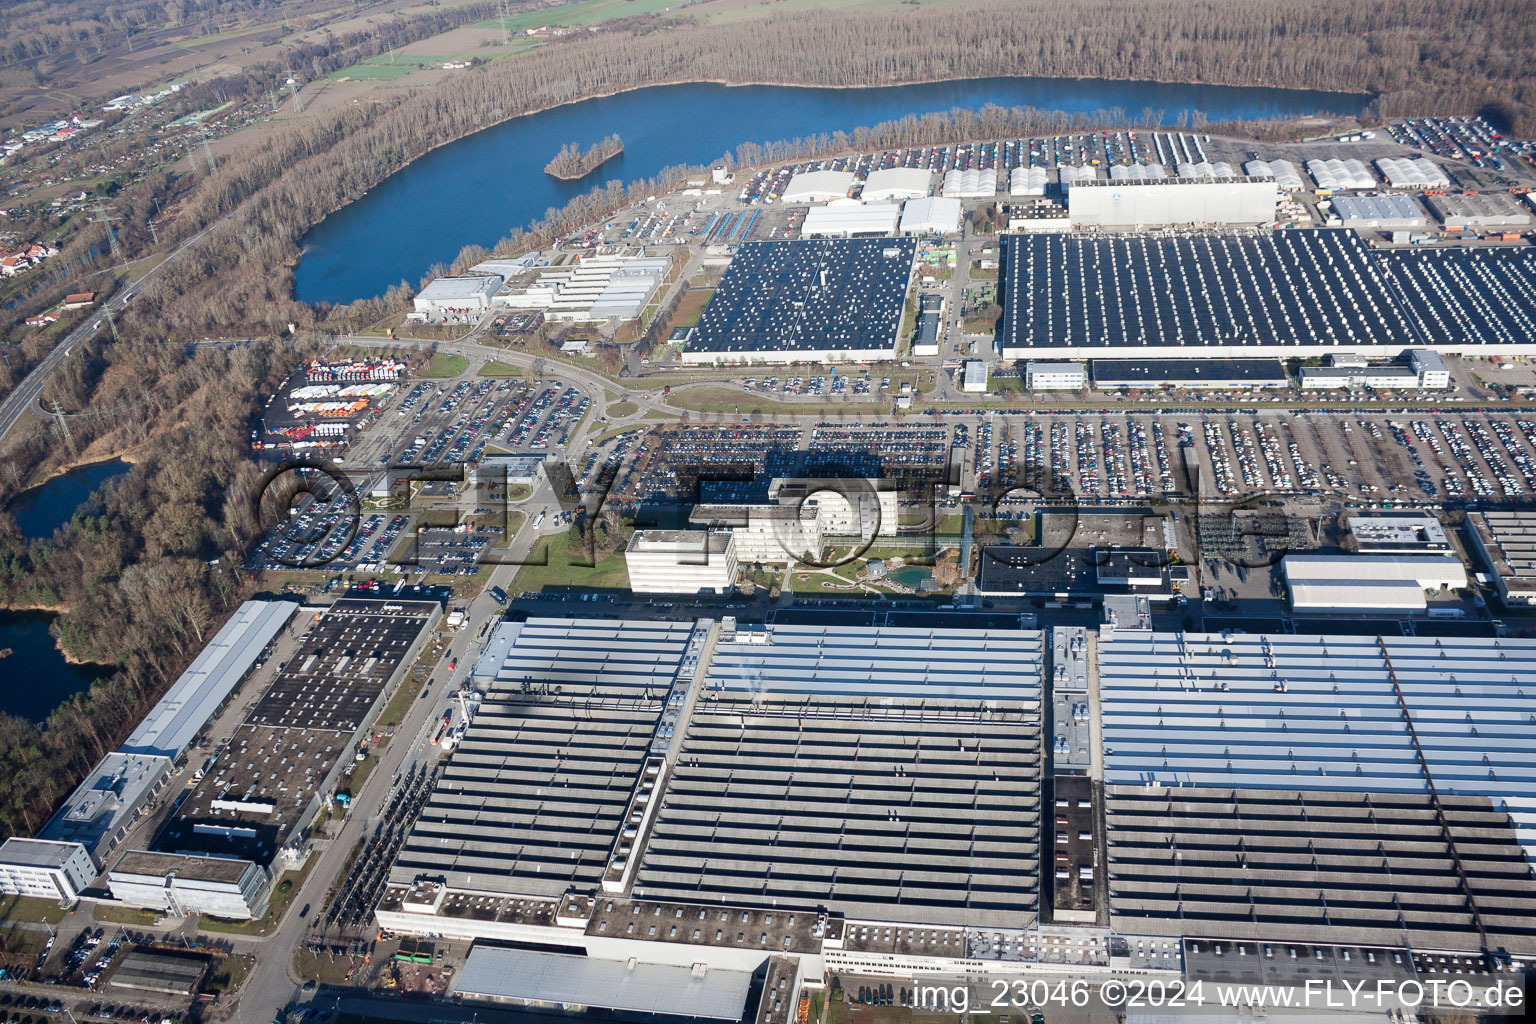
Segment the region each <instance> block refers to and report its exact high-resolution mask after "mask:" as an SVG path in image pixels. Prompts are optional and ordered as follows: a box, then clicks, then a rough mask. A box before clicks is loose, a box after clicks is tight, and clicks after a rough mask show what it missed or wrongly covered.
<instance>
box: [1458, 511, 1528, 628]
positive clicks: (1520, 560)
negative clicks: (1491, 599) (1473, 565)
mask: <svg viewBox="0 0 1536 1024" xmlns="http://www.w3.org/2000/svg"><path fill="white" fill-rule="evenodd" d="M1467 539H1468V540H1470V541H1471V542H1472V547H1473V549H1474V550H1475V551H1476V552H1477V554H1478V557H1479V560H1480V561H1481V562H1482V564H1483V565H1485V566H1487V567H1488V571H1489V573H1490V574H1491V575H1492V577H1493V585H1494V587H1495V588H1497V590H1498V593H1499V598H1500V599H1501V600H1502V601H1503V602H1504V603H1505V604H1507V605H1511V606H1513V607H1517V608H1518V607H1528V606H1532V605H1536V512H1533V511H1529V510H1525V509H1510V510H1507V511H1506V510H1498V511H1490V512H1468V513H1467Z"/></svg>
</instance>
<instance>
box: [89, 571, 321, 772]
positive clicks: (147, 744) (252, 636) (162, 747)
mask: <svg viewBox="0 0 1536 1024" xmlns="http://www.w3.org/2000/svg"><path fill="white" fill-rule="evenodd" d="M298 610H299V605H298V602H296V601H247V602H245V603H244V604H242V605H241V606H240V607H239V608H238V609H236V611H235V614H234V615H232V616H230V618H229V621H228V622H226V623H225V624H224V625H223V627H222V628H220V630H219V631H218V632H217V633H215V634H214V636H213V639H212V640H210V641H208V644H207V645H206V646H205V647H204V648H203V650H202V652H201V653H199V654H198V656H197V657H196V658H195V659H193V661H192V664H191V665H189V666H187V670H186V671H185V672H183V673H182V674H181V675H180V676H179V677H177V679H176V682H174V683H172V684H171V688H170V689H169V690H168V691H166V694H165V696H164V697H162V698H160V701H159V703H157V704H156V705H155V706H154V707H153V708H151V709H150V711H149V713H148V714H147V715H145V716H144V719H143V721H141V722H140V723H139V727H138V728H137V729H135V730H133V732H132V733H131V734H130V735H129V737H128V738H127V739H126V740H124V741H123V743H122V746H120V747H118V749H119V750H121V751H122V752H123V753H125V754H159V755H161V756H163V757H169V758H173V759H174V758H176V757H178V756H180V754H181V752H182V751H184V750H186V749H187V747H189V746H191V744H192V741H193V740H194V739H195V738H196V737H197V734H198V732H199V731H201V730H202V728H203V726H204V725H206V724H207V723H208V720H209V719H210V718H212V717H213V714H214V712H216V711H217V710H218V709H219V707H220V706H221V705H223V703H224V701H225V700H227V699H228V698H229V695H230V694H231V693H233V692H234V691H235V688H236V687H237V686H239V685H240V682H241V681H242V680H243V679H244V678H245V677H246V674H247V673H249V672H250V670H251V666H252V665H254V664H255V663H256V661H257V659H258V658H260V657H261V656H262V654H263V652H264V651H265V650H266V649H267V645H268V644H270V643H271V642H272V641H273V640H274V639H275V638H276V637H277V635H278V634H279V633H281V632H282V630H283V627H284V626H286V625H287V624H288V621H289V620H290V619H292V618H293V616H294V613H295V612H297V611H298Z"/></svg>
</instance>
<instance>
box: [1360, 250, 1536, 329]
mask: <svg viewBox="0 0 1536 1024" xmlns="http://www.w3.org/2000/svg"><path fill="white" fill-rule="evenodd" d="M1379 259H1380V262H1381V263H1382V264H1383V265H1384V266H1386V267H1388V268H1389V269H1390V270H1391V272H1392V277H1393V278H1394V279H1395V288H1394V291H1395V293H1396V296H1397V298H1398V299H1399V301H1400V302H1401V305H1402V306H1403V308H1404V309H1405V310H1407V312H1408V314H1409V315H1410V316H1411V317H1412V318H1413V319H1414V320H1415V321H1416V322H1417V323H1418V324H1420V325H1422V330H1423V333H1424V335H1425V336H1426V337H1428V338H1430V339H1432V340H1433V341H1434V342H1436V343H1437V344H1455V345H1529V344H1530V343H1531V342H1532V340H1533V339H1536V249H1532V248H1531V247H1530V246H1520V247H1518V248H1496V249H1480V248H1466V247H1456V248H1447V249H1419V250H1417V251H1402V250H1399V251H1396V252H1392V253H1383V254H1381V256H1380V257H1379Z"/></svg>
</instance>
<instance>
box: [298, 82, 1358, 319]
mask: <svg viewBox="0 0 1536 1024" xmlns="http://www.w3.org/2000/svg"><path fill="white" fill-rule="evenodd" d="M1370 99H1371V98H1370V97H1369V96H1363V95H1352V94H1344V93H1327V92H1311V91H1306V90H1297V89H1266V88H1245V87H1234V86H1219V85H1170V84H1160V83H1152V82H1107V81H1099V80H1093V79H1055V78H982V79H968V80H965V81H958V82H936V83H931V84H927V85H903V86H882V87H878V88H869V89H824V88H800V87H795V86H740V87H732V86H725V85H715V84H692V85H666V86H655V87H652V88H646V89H636V90H633V91H631V92H625V93H620V94H618V95H616V96H606V97H601V98H598V99H590V100H582V101H580V102H577V103H569V104H566V105H564V106H560V107H555V108H553V109H550V110H546V111H542V112H540V113H537V114H529V115H527V116H524V117H518V118H514V119H512V120H510V121H504V122H502V123H501V124H498V125H495V126H493V127H490V128H487V129H486V130H484V131H481V132H476V133H475V134H474V135H470V136H467V137H465V138H463V139H459V140H458V141H456V142H452V143H450V144H448V145H446V146H443V147H440V148H439V149H436V150H434V151H433V152H431V153H428V154H427V155H426V156H423V157H422V158H420V159H419V160H416V161H415V162H414V163H412V164H410V165H409V166H407V167H405V168H404V169H402V170H400V171H399V172H397V173H396V174H394V175H392V176H391V177H389V178H387V179H385V180H384V181H383V182H382V183H381V184H379V185H378V186H376V187H375V188H374V189H373V190H372V191H371V192H369V193H368V194H367V195H366V196H364V197H363V198H361V199H359V200H358V201H357V202H355V203H352V204H350V205H348V206H345V207H343V208H342V209H340V210H337V211H336V212H335V213H333V214H331V215H330V216H329V217H327V218H326V219H325V220H323V221H321V222H320V223H319V224H317V225H315V227H314V228H312V229H311V230H310V231H309V233H308V234H307V235H305V237H304V240H303V250H304V251H303V257H302V259H301V260H300V262H299V265H298V267H297V268H296V270H295V273H294V295H295V297H296V298H298V299H299V300H301V301H303V302H335V303H345V302H351V301H353V300H355V299H360V298H368V297H371V296H375V295H380V294H383V292H384V291H385V290H386V289H388V288H389V287H391V286H392V285H395V284H399V283H400V282H402V281H404V282H405V283H406V284H407V285H409V286H410V287H411V288H413V289H414V288H415V287H416V285H417V284H418V282H419V281H420V279H421V276H422V274H423V273H425V271H426V269H427V268H428V267H429V266H431V265H432V264H434V263H448V262H451V261H452V260H453V258H454V257H455V256H457V255H458V254H459V250H460V249H462V248H463V247H464V246H465V245H469V244H471V243H478V244H480V245H484V246H491V245H494V244H495V243H496V242H498V241H500V240H501V239H502V238H504V237H506V235H507V234H509V233H510V232H511V231H512V229H513V228H519V227H527V226H528V225H529V224H531V223H532V222H533V221H535V220H537V219H539V218H540V217H542V216H544V214H545V213H546V212H547V211H548V210H549V209H550V208H551V207H559V206H563V205H565V203H566V202H568V201H569V200H570V199H571V198H572V197H574V196H577V195H580V194H581V193H583V192H587V191H589V190H590V189H592V188H593V187H594V186H595V185H597V184H599V183H601V182H604V181H610V180H613V179H615V178H617V179H620V180H622V181H625V182H630V181H636V180H639V179H642V178H649V177H651V176H652V175H655V174H656V173H657V172H658V171H660V170H661V169H662V168H663V167H669V166H675V165H677V164H697V165H702V164H708V163H710V162H711V161H714V160H718V159H719V158H720V157H721V156H722V155H724V154H726V153H728V152H734V150H735V149H736V147H737V146H738V145H740V144H741V143H743V142H774V141H779V140H783V139H794V138H801V137H806V136H811V135H816V134H819V133H822V132H834V131H839V130H841V131H852V130H853V129H854V128H858V127H862V126H868V125H875V124H878V123H880V122H882V121H891V120H895V119H896V118H899V117H904V116H906V115H907V114H924V113H929V112H932V111H940V110H950V109H953V108H955V107H960V108H965V109H971V110H978V109H980V108H981V107H983V106H985V105H987V104H988V103H994V104H997V105H998V106H1004V107H1023V106H1028V107H1036V108H1038V109H1041V110H1064V111H1067V112H1069V113H1088V112H1092V111H1096V110H1108V109H1112V108H1115V107H1119V108H1121V109H1123V110H1125V111H1127V113H1128V115H1129V116H1132V117H1134V116H1139V114H1140V113H1141V111H1143V110H1147V109H1151V110H1156V111H1160V112H1161V114H1162V118H1163V120H1164V121H1165V122H1167V123H1170V124H1171V123H1173V122H1174V120H1175V119H1176V118H1177V117H1178V116H1179V114H1181V113H1185V112H1189V113H1193V112H1195V111H1199V112H1201V113H1203V114H1205V116H1206V117H1207V118H1208V119H1209V120H1210V121H1213V122H1217V121H1232V120H1253V119H1258V118H1271V117H1293V116H1301V115H1306V114H1314V113H1318V112H1320V111H1326V112H1329V113H1335V114H1356V113H1359V112H1360V111H1361V110H1363V109H1364V108H1365V106H1366V105H1367V104H1368V103H1369V102H1370ZM614 132H617V133H619V135H620V136H621V137H622V138H623V140H624V152H623V153H622V154H620V155H619V156H618V157H616V158H614V159H613V160H610V161H608V162H607V163H606V164H604V165H603V166H602V167H600V168H598V169H597V170H596V171H594V172H593V173H592V174H591V175H589V176H588V177H586V178H582V179H580V180H577V181H559V180H557V179H555V178H551V177H550V176H549V175H547V174H545V173H544V164H545V163H547V162H548V161H549V159H550V158H551V157H553V156H554V155H555V153H556V152H557V151H558V150H559V149H560V147H561V146H563V145H565V144H566V143H568V142H576V143H578V144H579V145H581V147H582V148H584V149H585V148H586V147H588V146H591V145H592V144H594V143H596V142H597V141H598V140H599V139H601V138H603V137H604V136H606V135H610V134H612V133H614Z"/></svg>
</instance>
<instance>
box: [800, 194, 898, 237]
mask: <svg viewBox="0 0 1536 1024" xmlns="http://www.w3.org/2000/svg"><path fill="white" fill-rule="evenodd" d="M900 213H901V207H899V206H897V205H896V204H895V203H861V202H859V201H858V200H857V199H834V200H832V202H830V203H828V204H827V205H826V206H813V207H811V208H810V209H809V210H807V211H805V223H803V224H802V225H801V226H800V237H802V238H853V237H854V236H856V235H892V234H895V233H896V222H897V218H898V217H899V216H900Z"/></svg>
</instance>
